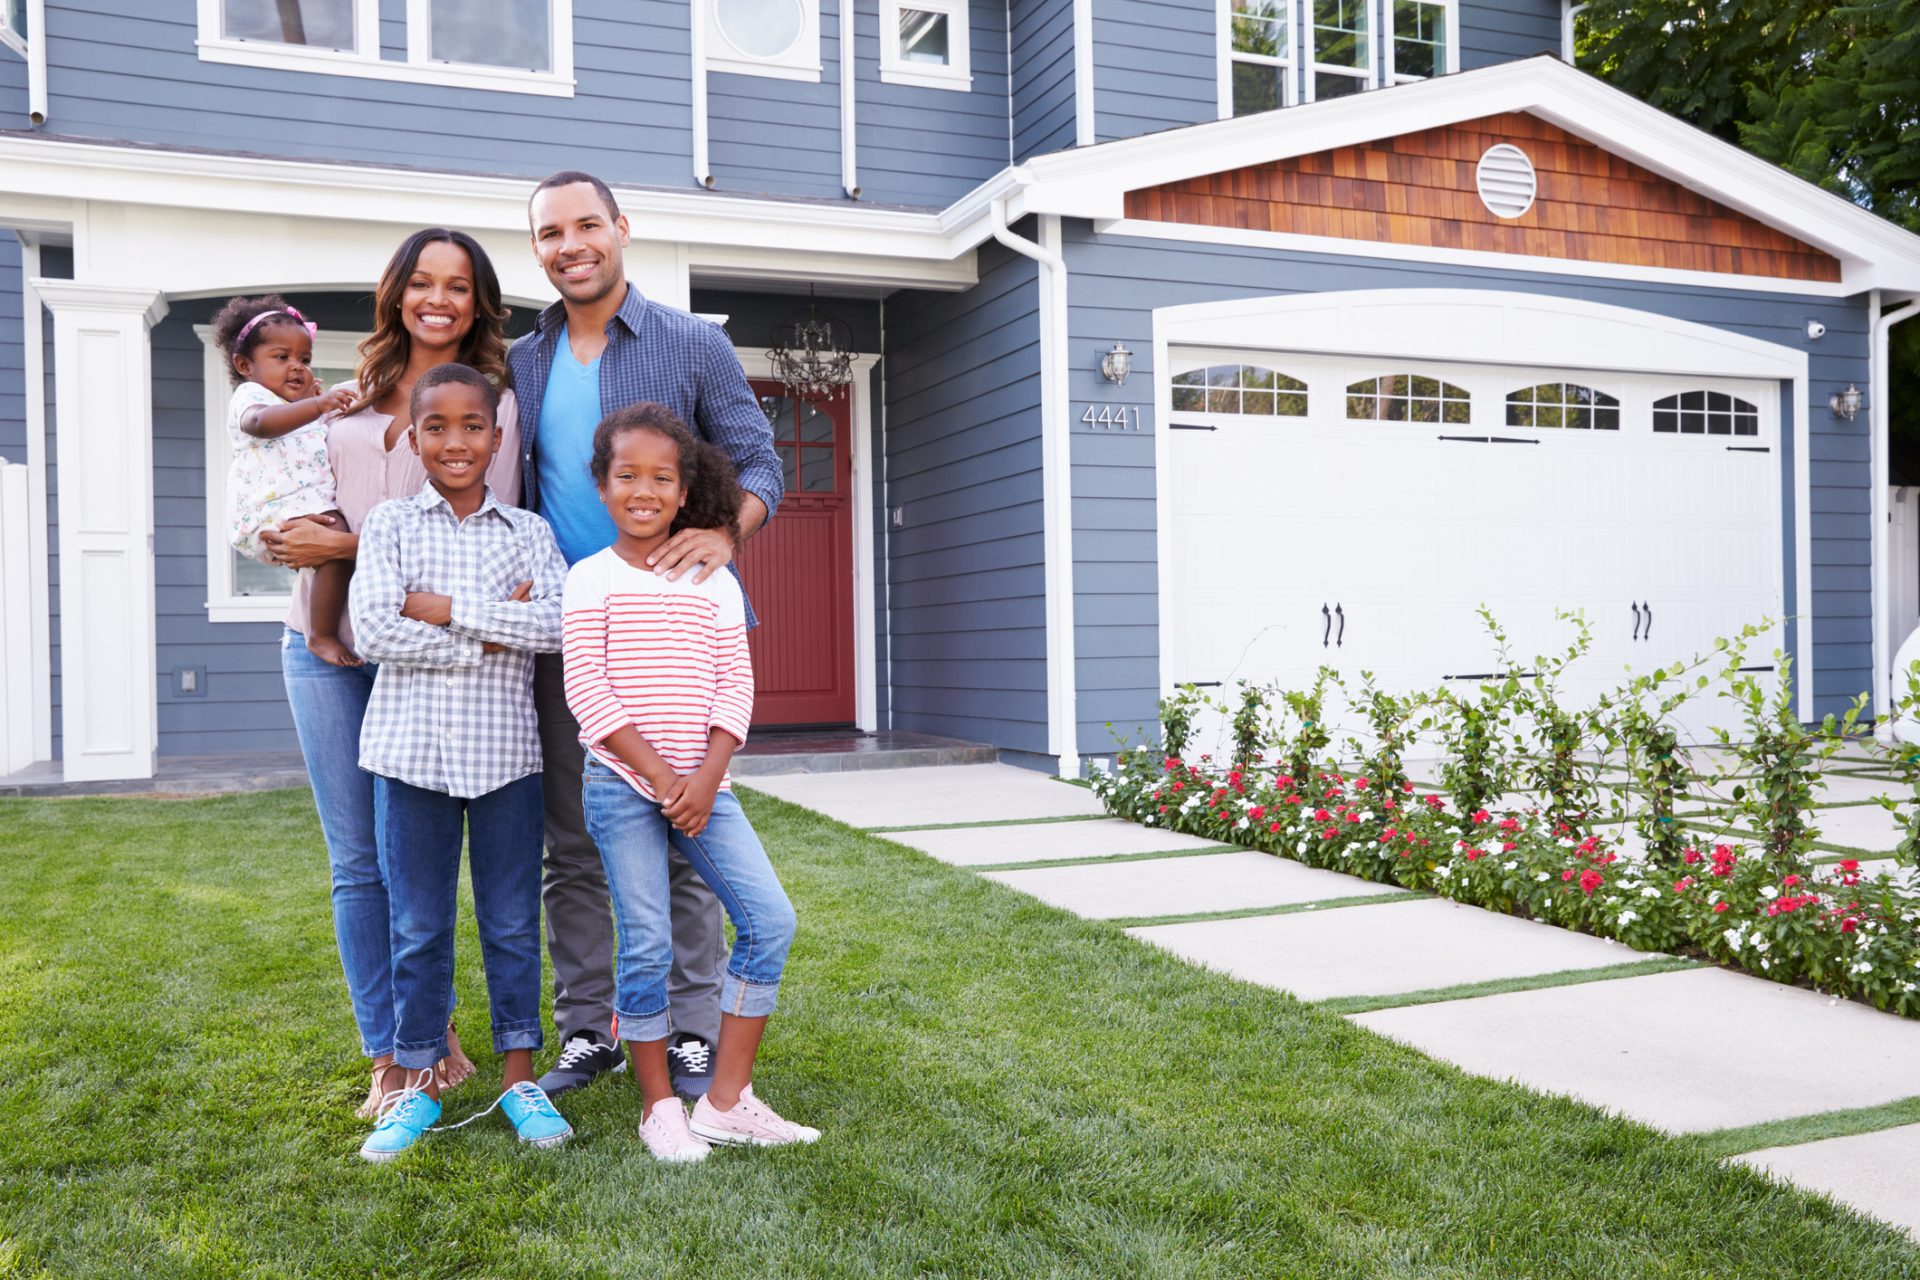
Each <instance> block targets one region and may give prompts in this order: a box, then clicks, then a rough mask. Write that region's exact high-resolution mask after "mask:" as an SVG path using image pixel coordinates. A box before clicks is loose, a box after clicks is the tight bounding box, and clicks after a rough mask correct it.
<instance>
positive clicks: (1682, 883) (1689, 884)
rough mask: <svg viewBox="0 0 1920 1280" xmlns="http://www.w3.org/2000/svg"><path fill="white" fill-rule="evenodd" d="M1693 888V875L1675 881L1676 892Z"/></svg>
mask: <svg viewBox="0 0 1920 1280" xmlns="http://www.w3.org/2000/svg"><path fill="white" fill-rule="evenodd" d="M1691 888H1693V877H1692V876H1687V877H1686V878H1685V879H1682V880H1675V881H1674V882H1673V891H1674V892H1675V893H1685V892H1686V891H1687V890H1689V889H1691Z"/></svg>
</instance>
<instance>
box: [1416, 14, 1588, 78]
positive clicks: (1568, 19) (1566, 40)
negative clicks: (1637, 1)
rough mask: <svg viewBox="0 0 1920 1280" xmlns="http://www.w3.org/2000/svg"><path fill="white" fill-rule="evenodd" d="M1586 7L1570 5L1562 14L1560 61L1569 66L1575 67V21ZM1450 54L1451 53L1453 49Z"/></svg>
mask: <svg viewBox="0 0 1920 1280" xmlns="http://www.w3.org/2000/svg"><path fill="white" fill-rule="evenodd" d="M1586 7H1587V6H1586V5H1584V4H1570V5H1567V6H1565V8H1564V9H1562V11H1561V14H1560V60H1561V61H1562V62H1564V63H1566V64H1567V65H1568V66H1572V65H1573V24H1574V20H1575V19H1576V18H1578V17H1579V16H1580V11H1581V10H1582V9H1584V8H1586ZM1449 52H1451V49H1450V50H1449Z"/></svg>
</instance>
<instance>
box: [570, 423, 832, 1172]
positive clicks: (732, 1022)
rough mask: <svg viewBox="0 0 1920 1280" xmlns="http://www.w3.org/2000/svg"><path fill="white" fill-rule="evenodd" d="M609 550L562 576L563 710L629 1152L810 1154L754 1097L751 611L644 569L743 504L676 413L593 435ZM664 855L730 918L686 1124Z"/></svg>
mask: <svg viewBox="0 0 1920 1280" xmlns="http://www.w3.org/2000/svg"><path fill="white" fill-rule="evenodd" d="M591 469H592V472H593V478H594V482H595V483H596V484H597V485H598V486H599V490H600V500H601V501H602V502H603V503H605V504H606V507H607V510H608V512H609V513H610V514H611V515H612V517H613V524H614V529H615V537H614V543H613V545H612V546H611V547H609V548H607V549H606V550H605V551H602V552H599V553H598V554H597V555H593V556H589V557H588V558H587V559H585V560H582V561H580V562H579V563H578V564H576V565H574V566H573V569H572V570H571V571H570V572H569V573H568V574H567V588H566V594H565V597H564V600H563V608H564V610H565V624H564V626H565V654H566V687H567V704H568V705H569V706H570V707H571V708H572V709H573V714H574V716H575V717H576V718H577V719H578V720H579V722H580V741H581V742H582V743H584V744H585V745H586V747H587V761H586V777H585V779H584V783H583V789H584V793H585V795H584V798H585V807H586V817H587V829H588V831H589V832H590V833H591V834H592V835H593V839H594V842H595V843H596V844H597V845H598V846H599V849H600V857H601V860H602V861H603V862H604V863H605V864H606V869H607V884H608V886H609V887H610V888H611V889H612V891H613V911H614V918H615V920H616V922H617V923H618V925H619V931H620V955H619V961H618V964H617V966H616V973H615V1001H614V1017H615V1022H614V1028H615V1031H614V1034H615V1035H617V1036H618V1037H619V1038H620V1039H622V1040H625V1041H626V1042H627V1045H628V1051H629V1053H630V1055H631V1057H632V1061H633V1073H634V1076H635V1078H636V1079H638V1080H639V1082H640V1094H641V1106H642V1113H641V1114H642V1120H641V1124H640V1137H641V1140H642V1141H644V1142H645V1143H646V1145H647V1149H648V1150H649V1151H650V1152H652V1153H653V1155H654V1157H655V1158H656V1159H659V1160H665V1161H672V1162H683V1161H692V1160H700V1159H704V1158H705V1157H706V1154H707V1152H708V1150H709V1145H708V1144H709V1143H715V1142H719V1143H732V1144H737V1145H743V1146H779V1145H783V1144H785V1143H790V1142H812V1141H814V1140H815V1139H816V1138H818V1137H819V1136H820V1131H819V1130H818V1129H810V1128H808V1127H807V1126H805V1125H799V1124H794V1123H793V1122H791V1121H788V1120H784V1119H782V1118H781V1117H780V1116H779V1115H777V1114H776V1113H775V1112H774V1110H773V1108H771V1107H769V1106H768V1105H767V1104H766V1103H764V1102H762V1101H761V1100H760V1099H759V1098H757V1097H755V1096H754V1093H753V1088H752V1084H751V1081H752V1078H753V1059H754V1055H755V1054H756V1052H757V1051H758V1050H759V1047H760V1036H761V1033H762V1031H764V1030H765V1028H766V1023H767V1015H768V1014H770V1013H772V1012H773V1005H774V997H775V995H776V994H777V993H778V991H779V989H780V974H781V971H782V970H783V969H784V968H785V967H786V961H787V949H788V948H789V947H790V946H791V945H792V943H793V931H794V915H793V907H792V906H791V905H790V904H789V903H788V902H787V895H786V893H785V892H784V891H783V890H782V889H781V887H780V880H779V878H778V877H777V876H775V875H774V872H773V867H772V865H771V864H770V863H769V862H768V861H767V854H766V851H765V850H764V849H763V848H761V846H760V841H759V838H758V837H757V836H755V835H754V832H753V827H752V826H751V825H750V824H749V823H748V822H747V819H746V816H745V815H744V814H743V813H742V812H741V810H740V802H739V801H738V800H736V799H735V798H734V796H733V792H732V790H731V787H730V784H729V781H728V778H727V764H728V762H729V761H730V760H731V759H732V758H733V753H734V751H735V750H737V749H738V748H739V746H740V745H741V744H742V743H744V742H745V741H746V738H747V722H748V721H749V720H751V719H752V717H753V668H752V665H751V663H750V662H749V660H748V657H747V628H746V610H745V604H744V601H743V599H742V597H741V594H740V584H739V582H738V581H737V580H736V579H735V578H734V576H733V575H732V574H730V573H716V574H714V575H712V576H711V577H709V578H708V579H707V580H706V581H705V582H703V583H698V584H696V583H695V582H694V581H693V575H691V574H686V575H681V576H680V577H679V578H677V579H670V578H665V577H662V576H659V575H657V574H655V573H654V572H653V570H652V569H650V568H648V566H647V556H648V555H650V554H651V553H652V552H653V551H654V550H655V549H657V548H659V547H660V546H662V545H664V544H665V543H666V541H667V539H668V538H670V537H672V536H673V535H674V534H675V533H678V532H679V531H680V530H681V529H683V528H701V529H726V530H733V529H734V528H735V526H736V524H737V522H738V518H739V512H740V490H739V487H738V485H737V484H736V482H735V480H734V475H733V468H732V466H731V465H730V464H729V463H728V461H727V456H726V454H724V453H722V452H721V451H720V450H718V449H716V448H714V447H713V446H712V445H709V444H705V443H702V442H701V441H699V440H696V439H695V438H694V436H693V434H692V432H690V431H688V430H687V427H686V424H685V423H683V422H681V421H680V419H679V418H678V417H676V416H675V415H674V413H673V411H672V410H670V409H668V408H666V407H665V406H663V405H658V404H637V405H634V406H632V407H630V408H627V409H622V410H621V411H619V412H618V413H615V414H613V415H612V416H611V417H609V418H607V419H606V421H604V422H602V423H601V424H600V426H599V428H598V429H597V430H596V431H595V432H594V436H593V457H592V462H591ZM669 843H671V844H672V845H673V847H675V848H677V849H678V850H679V851H680V853H681V854H682V856H684V857H685V858H686V859H687V861H688V862H689V863H691V864H692V865H693V867H694V869H695V870H696V871H698V872H699V873H700V876H701V878H702V879H704V880H705V881H706V882H707V884H708V885H710V886H712V888H713V891H714V893H715V894H716V895H718V897H719V898H720V901H721V902H722V903H724V904H725V906H726V909H727V914H728V916H730V917H731V918H732V920H733V927H734V934H735V938H734V944H733V951H732V953H731V955H730V956H729V957H728V960H727V976H726V979H725V981H724V983H723V984H722V986H721V989H720V1009H721V1014H720V1043H719V1048H718V1052H717V1054H716V1055H715V1063H714V1067H713V1082H712V1084H711V1085H710V1086H709V1087H708V1090H707V1093H706V1095H705V1096H704V1097H702V1098H701V1099H700V1100H699V1101H698V1102H696V1103H695V1104H694V1108H693V1118H692V1121H691V1124H689V1121H688V1118H687V1113H686V1110H685V1109H684V1108H683V1107H682V1105H681V1103H680V1100H679V1099H678V1098H677V1097H675V1096H674V1092H673V1084H672V1081H671V1079H670V1077H669V1074H668V1069H667V1037H668V1035H669V1034H670V1033H671V1032H672V1030H673V1028H672V1025H671V1019H670V1016H669V1012H668V1007H667V974H668V971H669V970H670V969H671V968H672V967H673V935H672V929H671V926H670V923H669V919H668V905H667V849H668V845H669Z"/></svg>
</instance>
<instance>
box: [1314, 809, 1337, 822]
mask: <svg viewBox="0 0 1920 1280" xmlns="http://www.w3.org/2000/svg"><path fill="white" fill-rule="evenodd" d="M1313 820H1314V821H1315V822H1331V821H1333V815H1332V814H1330V813H1328V812H1327V811H1326V810H1325V809H1315V810H1314V811H1313Z"/></svg>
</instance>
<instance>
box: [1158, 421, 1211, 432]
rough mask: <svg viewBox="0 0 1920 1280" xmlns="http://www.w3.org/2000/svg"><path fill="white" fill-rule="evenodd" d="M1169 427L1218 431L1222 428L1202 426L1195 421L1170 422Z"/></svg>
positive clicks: (1173, 429) (1178, 429) (1182, 429)
mask: <svg viewBox="0 0 1920 1280" xmlns="http://www.w3.org/2000/svg"><path fill="white" fill-rule="evenodd" d="M1167 427H1168V429H1169V430H1172V431H1218V430H1219V429H1220V428H1218V427H1209V426H1202V425H1200V424H1199V423H1195V422H1169V423H1168V424H1167Z"/></svg>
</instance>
